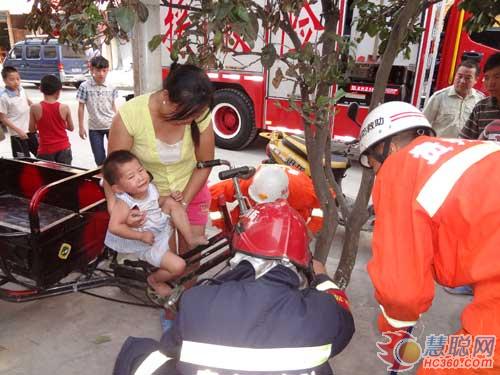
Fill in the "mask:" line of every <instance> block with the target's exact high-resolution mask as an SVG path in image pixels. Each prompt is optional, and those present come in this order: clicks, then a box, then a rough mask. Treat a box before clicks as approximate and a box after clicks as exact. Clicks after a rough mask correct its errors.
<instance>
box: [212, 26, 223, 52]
mask: <svg viewBox="0 0 500 375" xmlns="http://www.w3.org/2000/svg"><path fill="white" fill-rule="evenodd" d="M221 44H222V33H221V32H220V31H219V30H217V32H216V33H215V36H214V45H215V47H216V48H217V49H219V48H220V46H221Z"/></svg>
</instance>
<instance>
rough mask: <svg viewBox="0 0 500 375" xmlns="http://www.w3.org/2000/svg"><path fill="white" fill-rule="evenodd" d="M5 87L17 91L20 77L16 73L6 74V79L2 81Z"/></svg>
mask: <svg viewBox="0 0 500 375" xmlns="http://www.w3.org/2000/svg"><path fill="white" fill-rule="evenodd" d="M3 82H4V83H5V86H7V87H8V88H10V89H12V90H18V89H19V87H20V86H21V77H20V76H19V73H18V72H12V73H9V74H7V77H6V78H4V79H3Z"/></svg>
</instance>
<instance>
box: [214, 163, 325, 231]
mask: <svg viewBox="0 0 500 375" xmlns="http://www.w3.org/2000/svg"><path fill="white" fill-rule="evenodd" d="M239 185H240V189H241V192H242V194H243V195H244V196H246V197H248V198H249V199H250V203H251V204H252V205H254V204H255V203H265V202H272V201H275V200H276V199H279V198H284V199H286V200H287V201H288V203H289V204H290V206H292V207H293V208H294V209H296V210H297V211H298V212H299V214H300V215H301V216H302V218H303V219H304V220H305V221H306V224H307V227H308V228H309V230H311V232H313V233H317V232H318V231H319V230H320V229H321V227H322V225H323V212H322V210H321V206H320V204H319V201H318V198H317V196H316V193H315V192H314V186H313V183H312V180H311V178H310V177H309V176H308V175H307V174H305V173H304V172H302V171H299V170H298V169H295V168H293V167H289V166H287V165H276V164H261V165H259V166H258V168H257V172H256V173H255V175H254V176H253V177H252V178H250V179H247V180H239ZM209 189H210V195H211V196H212V200H211V202H210V217H211V219H212V225H213V226H215V227H218V228H220V229H223V228H224V222H223V220H222V218H221V215H220V213H219V205H218V198H219V196H221V195H223V196H224V198H225V200H226V201H227V202H233V201H234V200H235V199H236V198H235V191H234V184H233V182H232V181H231V180H224V181H220V182H217V183H216V184H214V185H212V186H210V188H209ZM217 214H218V215H219V217H216V216H214V215H217ZM239 214H240V210H239V208H238V206H236V207H234V208H233V209H232V210H231V218H232V221H233V223H235V222H237V221H238V217H239Z"/></svg>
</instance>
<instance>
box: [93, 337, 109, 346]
mask: <svg viewBox="0 0 500 375" xmlns="http://www.w3.org/2000/svg"><path fill="white" fill-rule="evenodd" d="M109 341H111V337H109V336H105V335H101V336H97V337H96V338H95V340H94V341H93V343H94V344H96V345H100V344H104V343H105V342H109Z"/></svg>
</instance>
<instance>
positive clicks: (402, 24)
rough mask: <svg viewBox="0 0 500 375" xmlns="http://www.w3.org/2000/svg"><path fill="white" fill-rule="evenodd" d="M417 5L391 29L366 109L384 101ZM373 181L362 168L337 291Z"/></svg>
mask: <svg viewBox="0 0 500 375" xmlns="http://www.w3.org/2000/svg"><path fill="white" fill-rule="evenodd" d="M421 5H422V1H413V0H408V2H407V3H406V5H405V6H404V7H403V9H402V10H401V13H400V14H399V17H398V18H397V20H396V23H395V24H394V26H393V28H392V30H391V34H390V36H389V40H388V42H387V47H386V49H385V52H384V55H383V56H382V61H381V62H380V65H379V68H378V70H377V76H376V77H375V83H374V87H375V90H374V91H373V95H372V99H371V102H370V110H371V109H373V108H375V107H376V106H378V105H379V104H380V103H382V102H383V101H384V93H385V88H386V87H387V81H388V79H389V74H390V72H391V68H392V64H393V63H394V60H395V59H396V56H397V55H398V51H399V50H400V48H401V44H402V43H403V41H404V39H405V37H406V34H407V31H408V28H409V27H411V26H412V25H413V23H414V21H415V19H416V17H417V16H418V14H419V12H420V9H421ZM373 181H374V175H373V171H372V170H369V169H364V170H363V175H362V178H361V187H360V190H359V191H358V195H357V197H356V202H355V203H354V208H353V210H352V211H351V214H350V215H349V217H348V219H347V222H346V225H345V228H346V231H345V237H344V245H343V248H342V255H341V258H340V263H339V265H338V268H337V272H336V273H335V278H334V280H335V283H336V284H337V285H338V286H340V287H341V288H345V287H347V285H348V284H349V281H350V279H351V274H352V270H353V268H354V264H355V262H356V256H357V253H358V246H359V236H360V233H361V228H362V226H363V224H364V223H365V222H366V220H367V219H368V217H369V215H368V212H367V206H368V202H369V200H370V195H371V190H372V186H373Z"/></svg>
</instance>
